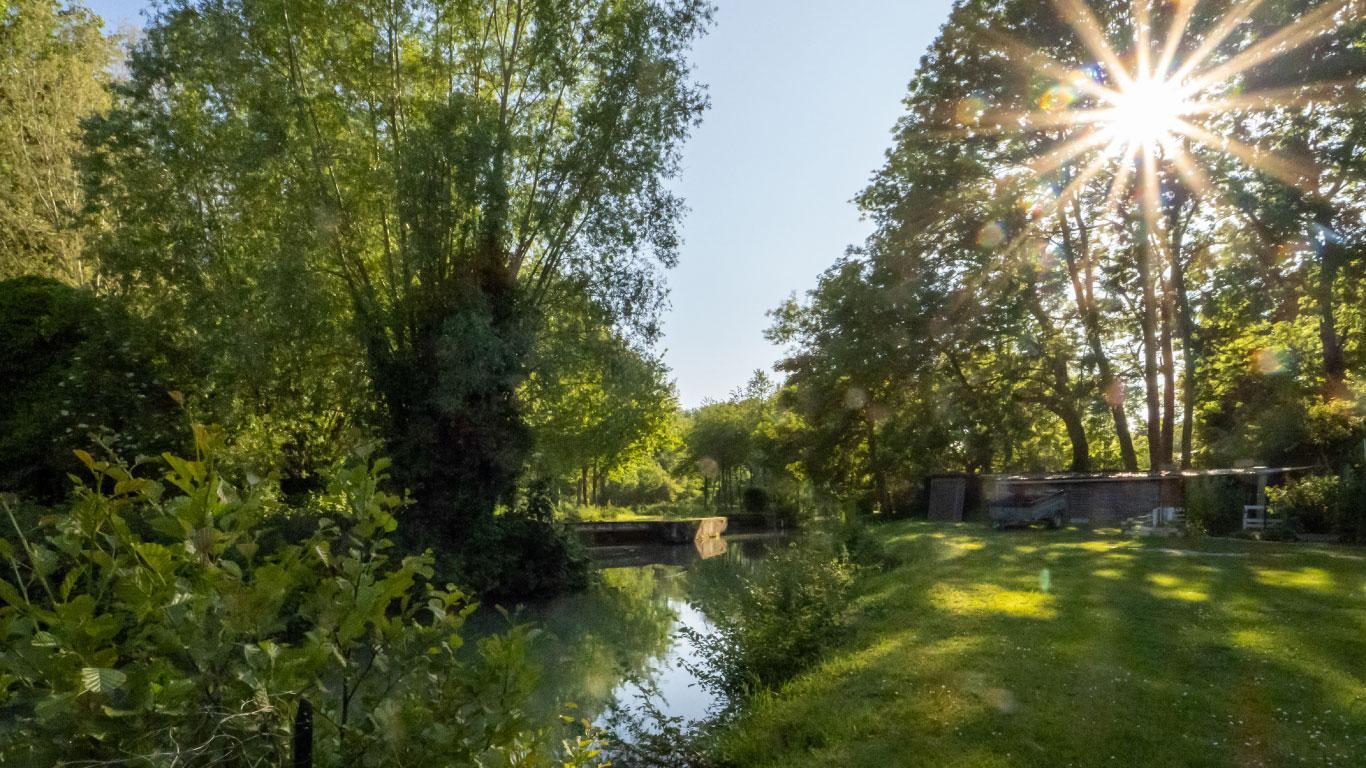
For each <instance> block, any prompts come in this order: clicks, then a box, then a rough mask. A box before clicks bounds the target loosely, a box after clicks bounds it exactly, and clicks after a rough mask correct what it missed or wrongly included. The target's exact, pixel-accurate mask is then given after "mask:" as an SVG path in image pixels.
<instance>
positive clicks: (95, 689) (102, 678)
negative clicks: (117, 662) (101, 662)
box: [81, 667, 128, 693]
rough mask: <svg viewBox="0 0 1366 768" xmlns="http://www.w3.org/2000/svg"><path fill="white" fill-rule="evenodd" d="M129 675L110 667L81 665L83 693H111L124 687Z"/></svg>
mask: <svg viewBox="0 0 1366 768" xmlns="http://www.w3.org/2000/svg"><path fill="white" fill-rule="evenodd" d="M127 681H128V676H127V675H125V674H123V673H122V672H120V671H118V670H117V669H110V668H109V667H81V693H111V692H113V691H117V690H118V689H119V688H122V687H123V684H124V683H125V682H127Z"/></svg>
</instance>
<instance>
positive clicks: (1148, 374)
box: [1137, 221, 1165, 472]
mask: <svg viewBox="0 0 1366 768" xmlns="http://www.w3.org/2000/svg"><path fill="white" fill-rule="evenodd" d="M1139 229H1140V231H1141V233H1142V238H1141V242H1140V243H1138V253H1137V256H1138V279H1139V282H1140V283H1141V284H1142V285H1141V287H1142V289H1143V308H1142V314H1141V318H1140V325H1141V326H1142V328H1143V388H1144V393H1143V394H1144V398H1145V400H1146V401H1147V405H1148V424H1147V432H1148V471H1150V472H1155V471H1157V470H1159V469H1161V468H1162V467H1163V465H1164V464H1165V462H1163V461H1162V415H1161V406H1160V399H1161V393H1160V392H1159V391H1158V386H1159V384H1158V378H1157V375H1158V371H1157V345H1158V341H1157V296H1156V294H1155V293H1154V291H1153V274H1152V271H1153V270H1152V260H1153V259H1152V256H1153V247H1152V239H1151V238H1152V233H1151V232H1149V230H1148V224H1147V222H1146V221H1142V222H1140V224H1139Z"/></svg>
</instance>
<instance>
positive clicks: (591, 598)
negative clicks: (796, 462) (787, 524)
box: [471, 534, 786, 723]
mask: <svg viewBox="0 0 1366 768" xmlns="http://www.w3.org/2000/svg"><path fill="white" fill-rule="evenodd" d="M785 538H786V537H785V536H783V535H782V534H740V535H735V536H727V537H725V538H720V539H711V540H704V541H700V542H697V543H694V544H682V545H672V546H669V545H643V546H627V547H602V548H595V549H591V550H590V553H591V555H592V557H593V561H594V565H595V567H596V568H597V576H598V578H597V579H595V580H594V581H595V583H594V585H593V586H592V587H591V588H590V589H588V590H587V591H585V592H582V593H577V594H570V595H563V596H560V597H557V598H554V599H552V600H548V601H545V602H541V603H531V604H526V605H522V606H520V607H518V608H517V609H516V610H515V611H513V613H512V620H514V621H518V622H530V623H532V624H534V625H535V626H536V627H537V628H538V629H539V634H538V636H537V637H536V639H535V640H534V642H533V643H532V646H531V647H532V656H533V661H535V662H536V663H537V666H538V667H539V668H540V678H539V680H538V682H537V686H536V695H535V697H534V700H533V703H532V706H533V708H534V710H536V711H535V712H534V714H536V715H539V716H543V717H553V716H555V715H557V714H559V713H560V709H559V706H560V705H561V704H563V703H565V702H572V703H573V704H574V706H575V707H576V709H577V713H578V716H580V717H585V718H588V719H590V720H596V721H598V722H599V723H601V721H602V718H603V716H604V715H605V714H606V713H607V712H608V711H609V709H610V708H611V707H612V706H613V705H617V706H618V707H620V708H622V709H625V710H627V711H635V710H637V709H638V707H639V704H640V701H641V695H642V693H641V692H642V691H644V690H650V691H653V692H654V693H655V694H656V698H655V702H654V703H655V704H656V706H658V707H659V709H660V711H661V713H662V714H664V715H665V716H668V717H682V718H686V719H689V720H699V719H702V718H703V717H705V716H706V715H707V713H708V710H709V709H710V708H711V707H712V705H713V704H715V703H716V702H715V700H714V699H713V698H712V696H711V694H710V693H709V692H708V691H706V690H704V689H703V688H702V687H701V686H700V685H699V684H698V680H697V678H696V676H695V675H694V674H693V673H692V671H690V670H691V668H695V667H696V665H697V663H698V661H699V659H698V654H697V649H696V648H694V647H693V645H692V643H691V642H690V641H689V640H688V638H687V637H686V633H685V632H684V630H692V631H694V632H698V633H706V632H708V631H710V630H711V629H712V625H711V622H710V620H709V619H708V612H709V610H715V609H717V608H718V607H719V606H720V605H721V603H722V602H723V601H724V600H726V599H727V596H728V594H729V593H730V592H731V591H732V590H733V589H734V588H735V587H736V586H737V584H738V583H739V580H740V579H741V578H743V577H744V575H745V573H746V571H747V570H749V569H750V568H751V567H752V566H753V565H754V564H755V563H756V562H758V561H760V560H761V559H763V558H764V557H765V556H766V555H767V553H769V552H770V551H772V550H773V548H774V547H775V546H778V545H780V544H782V543H783V542H784V541H785ZM471 622H472V625H473V626H472V627H471V629H473V631H474V635H475V636H478V635H480V634H485V633H489V632H493V631H497V630H499V629H502V628H506V626H507V619H504V618H503V617H502V616H501V615H499V614H498V613H496V612H494V611H485V610H481V611H480V612H478V613H476V614H475V615H474V616H473V617H471Z"/></svg>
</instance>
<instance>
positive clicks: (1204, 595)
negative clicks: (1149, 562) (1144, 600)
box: [1148, 573, 1209, 602]
mask: <svg viewBox="0 0 1366 768" xmlns="http://www.w3.org/2000/svg"><path fill="white" fill-rule="evenodd" d="M1148 581H1149V583H1151V584H1152V585H1153V586H1154V587H1155V588H1154V589H1153V590H1152V592H1153V594H1155V595H1157V596H1158V597H1170V598H1174V599H1177V600H1186V601H1189V602H1201V601H1204V600H1208V599H1209V592H1207V591H1206V590H1205V589H1203V588H1202V587H1200V586H1198V585H1195V584H1192V583H1191V582H1189V581H1187V580H1186V579H1181V578H1178V577H1176V576H1173V575H1171V574H1169V573H1151V574H1148Z"/></svg>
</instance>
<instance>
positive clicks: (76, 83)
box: [0, 0, 115, 285]
mask: <svg viewBox="0 0 1366 768" xmlns="http://www.w3.org/2000/svg"><path fill="white" fill-rule="evenodd" d="M114 51H115V46H114V44H113V42H112V41H111V40H109V39H108V38H106V37H105V36H104V33H103V32H102V31H101V22H100V19H99V17H98V16H96V15H94V14H93V13H91V12H90V11H88V10H86V9H85V8H84V7H82V6H80V5H76V4H72V3H66V2H59V1H58V0H7V1H6V3H5V5H4V6H3V9H0V278H6V277H15V276H17V275H21V274H41V275H46V276H50V277H56V278H58V279H61V280H64V281H66V282H69V283H74V284H77V285H83V284H88V283H91V282H92V281H93V280H94V278H95V271H94V270H93V269H92V268H91V265H90V264H89V263H88V261H87V259H86V255H85V253H84V251H83V248H84V241H85V237H84V230H83V227H82V226H81V220H80V217H81V209H82V205H83V195H82V185H81V179H80V174H79V167H78V162H77V160H78V155H79V154H80V152H81V149H82V145H81V121H82V120H85V119H86V118H88V117H90V116H92V115H95V114H97V113H99V112H101V111H102V110H104V109H107V108H108V106H109V96H108V92H107V91H106V90H105V84H106V82H107V81H108V79H109V76H108V72H109V67H110V66H111V65H112V64H113V61H114Z"/></svg>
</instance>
